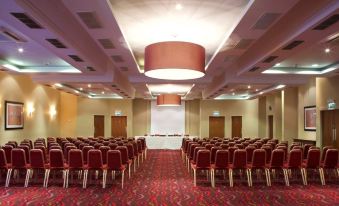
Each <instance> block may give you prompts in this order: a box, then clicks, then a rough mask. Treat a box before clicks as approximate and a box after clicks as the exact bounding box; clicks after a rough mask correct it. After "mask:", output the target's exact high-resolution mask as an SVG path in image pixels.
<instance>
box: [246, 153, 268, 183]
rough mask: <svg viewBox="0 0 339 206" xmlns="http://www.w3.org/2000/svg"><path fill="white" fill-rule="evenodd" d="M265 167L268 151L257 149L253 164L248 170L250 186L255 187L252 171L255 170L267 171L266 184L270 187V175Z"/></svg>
mask: <svg viewBox="0 0 339 206" xmlns="http://www.w3.org/2000/svg"><path fill="white" fill-rule="evenodd" d="M265 166H266V151H265V150H264V149H255V150H254V151H253V156H252V160H251V163H249V164H248V165H247V168H248V170H249V177H250V186H253V181H252V170H253V169H255V170H260V169H261V170H264V171H265V176H266V184H267V186H269V180H268V176H269V174H268V172H267V169H266V167H265ZM257 175H258V173H257Z"/></svg>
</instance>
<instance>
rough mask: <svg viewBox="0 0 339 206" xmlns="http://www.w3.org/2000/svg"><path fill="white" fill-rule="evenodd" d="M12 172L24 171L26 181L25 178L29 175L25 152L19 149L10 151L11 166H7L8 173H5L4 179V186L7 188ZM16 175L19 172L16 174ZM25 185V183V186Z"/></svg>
mask: <svg viewBox="0 0 339 206" xmlns="http://www.w3.org/2000/svg"><path fill="white" fill-rule="evenodd" d="M13 170H19V171H20V170H26V180H27V176H28V175H29V174H30V171H29V170H28V164H27V162H26V155H25V151H24V150H23V149H20V148H14V149H12V164H11V165H9V168H8V172H7V178H6V184H5V186H6V187H8V186H9V183H10V180H11V174H12V171H13ZM17 174H18V175H19V174H20V172H18V173H17ZM26 185H27V183H26V181H25V186H26Z"/></svg>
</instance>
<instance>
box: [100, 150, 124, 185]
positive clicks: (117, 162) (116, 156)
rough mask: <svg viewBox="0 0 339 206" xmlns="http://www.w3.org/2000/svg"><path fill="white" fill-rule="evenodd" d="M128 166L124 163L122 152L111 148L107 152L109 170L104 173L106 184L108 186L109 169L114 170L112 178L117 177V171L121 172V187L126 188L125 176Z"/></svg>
mask: <svg viewBox="0 0 339 206" xmlns="http://www.w3.org/2000/svg"><path fill="white" fill-rule="evenodd" d="M125 169H126V167H125V166H124V165H123V164H122V160H121V152H120V151H119V150H110V151H108V153H107V170H106V171H105V173H104V180H105V182H104V185H105V186H106V176H107V172H108V171H112V173H113V175H112V179H115V172H121V189H123V188H124V176H125Z"/></svg>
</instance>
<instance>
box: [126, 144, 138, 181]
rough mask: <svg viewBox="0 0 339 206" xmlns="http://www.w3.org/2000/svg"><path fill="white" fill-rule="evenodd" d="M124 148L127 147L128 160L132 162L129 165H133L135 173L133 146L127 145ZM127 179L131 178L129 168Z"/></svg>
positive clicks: (129, 169)
mask: <svg viewBox="0 0 339 206" xmlns="http://www.w3.org/2000/svg"><path fill="white" fill-rule="evenodd" d="M125 146H126V147H127V151H128V159H129V160H130V161H131V162H132V163H131V164H133V167H134V172H135V171H136V167H135V155H134V149H133V144H132V143H128V144H126V145H125ZM129 166H130V165H129ZM129 178H131V168H130V167H129V168H128V179H129Z"/></svg>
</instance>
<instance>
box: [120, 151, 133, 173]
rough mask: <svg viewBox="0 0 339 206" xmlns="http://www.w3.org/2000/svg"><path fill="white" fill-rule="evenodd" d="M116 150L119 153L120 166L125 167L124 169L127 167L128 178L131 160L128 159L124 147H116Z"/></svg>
mask: <svg viewBox="0 0 339 206" xmlns="http://www.w3.org/2000/svg"><path fill="white" fill-rule="evenodd" d="M116 150H119V151H120V154H121V161H122V164H123V165H125V166H126V167H127V166H128V175H129V176H130V173H131V165H132V160H130V159H129V158H128V155H129V153H128V149H127V147H126V146H118V147H117V148H116ZM133 152H134V150H133ZM134 157H135V156H134ZM134 164H135V163H134Z"/></svg>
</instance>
